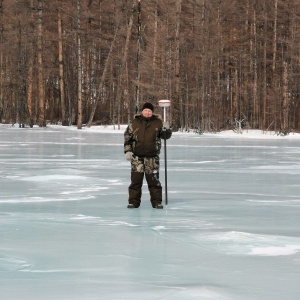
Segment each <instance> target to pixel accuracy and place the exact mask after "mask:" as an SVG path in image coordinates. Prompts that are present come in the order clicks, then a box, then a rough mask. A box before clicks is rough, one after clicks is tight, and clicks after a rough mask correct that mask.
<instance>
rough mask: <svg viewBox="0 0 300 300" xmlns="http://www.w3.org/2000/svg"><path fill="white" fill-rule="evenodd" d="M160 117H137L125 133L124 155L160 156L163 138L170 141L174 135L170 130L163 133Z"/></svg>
mask: <svg viewBox="0 0 300 300" xmlns="http://www.w3.org/2000/svg"><path fill="white" fill-rule="evenodd" d="M162 126H163V123H162V119H161V116H160V115H153V116H152V117H151V118H145V117H143V116H142V115H136V116H135V117H134V119H133V120H132V122H131V123H130V124H129V125H128V127H127V128H126V130H125V132H124V153H126V152H128V151H130V152H132V153H134V154H135V155H137V156H139V157H145V156H146V157H153V156H156V155H159V153H160V149H161V138H164V134H166V139H169V138H170V137H171V135H172V131H171V130H170V129H168V130H167V132H163V131H162Z"/></svg>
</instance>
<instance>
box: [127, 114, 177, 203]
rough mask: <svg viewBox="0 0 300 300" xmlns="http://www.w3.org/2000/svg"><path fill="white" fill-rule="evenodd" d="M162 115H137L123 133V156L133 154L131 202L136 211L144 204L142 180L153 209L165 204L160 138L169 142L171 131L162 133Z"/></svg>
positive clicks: (129, 190) (130, 187)
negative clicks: (163, 200)
mask: <svg viewBox="0 0 300 300" xmlns="http://www.w3.org/2000/svg"><path fill="white" fill-rule="evenodd" d="M162 126H163V123H162V119H161V117H160V116H159V115H152V117H150V118H145V117H143V116H142V115H136V116H135V117H134V119H133V121H132V122H131V123H130V124H129V125H128V127H127V129H126V130H125V133H124V153H126V152H132V153H133V155H132V159H131V184H130V186H129V188H128V192H129V199H128V202H129V203H130V204H133V205H134V206H135V207H139V206H140V204H141V196H142V185H143V178H144V176H145V177H146V181H147V184H148V189H149V192H150V201H151V204H152V206H153V207H155V205H156V204H161V202H162V186H161V183H160V181H159V154H160V150H161V138H164V137H165V136H164V134H165V135H166V138H167V139H168V138H170V137H171V135H172V132H171V130H170V129H168V130H167V131H162Z"/></svg>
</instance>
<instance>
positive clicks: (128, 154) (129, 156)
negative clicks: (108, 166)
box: [125, 151, 133, 161]
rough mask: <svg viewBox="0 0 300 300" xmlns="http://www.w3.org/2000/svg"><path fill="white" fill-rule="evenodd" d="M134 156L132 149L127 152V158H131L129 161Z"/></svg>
mask: <svg viewBox="0 0 300 300" xmlns="http://www.w3.org/2000/svg"><path fill="white" fill-rule="evenodd" d="M132 156H133V153H132V152H130V151H128V152H126V153H125V158H126V159H127V160H129V161H131V160H132Z"/></svg>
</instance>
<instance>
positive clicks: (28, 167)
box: [0, 125, 300, 300]
mask: <svg viewBox="0 0 300 300" xmlns="http://www.w3.org/2000/svg"><path fill="white" fill-rule="evenodd" d="M124 129H125V126H121V129H120V130H114V129H113V128H112V127H105V126H104V127H101V126H97V127H92V128H83V129H82V130H77V129H76V127H60V126H48V127H47V128H38V127H34V128H32V129H31V128H18V127H17V126H16V127H11V126H9V125H0V185H1V187H0V299H3V300H21V299H22V300H37V299H39V300H40V299H43V300H48V299H51V300H65V299H70V300H71V299H72V300H77V299H78V300H83V299H84V300H86V299H87V300H88V299H97V300H98V299H101V300H102V299H104V300H108V299H109V300H111V299H113V300H125V299H131V300H132V299H141V300H147V299H149V300H150V299H151V300H154V299H168V300H169V299H172V300H189V299H218V300H223V299H224V300H225V299H226V300H227V299H232V300H244V299H245V300H246V299H247V300H271V299H272V300H282V299H284V300H296V299H299V298H300V288H299V281H300V217H299V216H300V185H299V178H300V135H299V134H290V135H288V136H284V137H282V136H277V135H276V134H275V133H272V132H266V133H263V132H259V131H243V134H236V133H233V132H230V131H228V132H222V133H219V134H204V135H197V134H194V133H174V134H173V136H172V138H171V139H170V140H169V141H168V142H167V153H168V196H169V205H168V207H167V209H164V210H154V209H152V208H151V206H150V202H149V193H148V191H147V186H146V185H144V187H143V199H142V205H141V207H140V208H139V209H135V210H128V209H127V208H126V205H127V187H128V185H129V179H130V166H129V163H128V162H127V161H126V160H125V159H124V155H123V132H124ZM163 161H164V155H163V153H162V155H161V165H162V167H161V181H162V184H163V185H164V164H163Z"/></svg>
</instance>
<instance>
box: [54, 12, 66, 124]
mask: <svg viewBox="0 0 300 300" xmlns="http://www.w3.org/2000/svg"><path fill="white" fill-rule="evenodd" d="M57 27H58V64H59V91H60V108H61V120H62V125H64V126H65V125H68V123H67V120H66V105H65V86H64V65H63V43H62V21H61V13H60V8H58V11H57Z"/></svg>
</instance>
